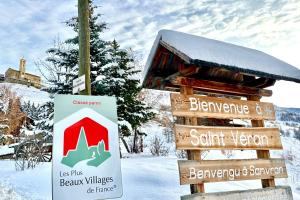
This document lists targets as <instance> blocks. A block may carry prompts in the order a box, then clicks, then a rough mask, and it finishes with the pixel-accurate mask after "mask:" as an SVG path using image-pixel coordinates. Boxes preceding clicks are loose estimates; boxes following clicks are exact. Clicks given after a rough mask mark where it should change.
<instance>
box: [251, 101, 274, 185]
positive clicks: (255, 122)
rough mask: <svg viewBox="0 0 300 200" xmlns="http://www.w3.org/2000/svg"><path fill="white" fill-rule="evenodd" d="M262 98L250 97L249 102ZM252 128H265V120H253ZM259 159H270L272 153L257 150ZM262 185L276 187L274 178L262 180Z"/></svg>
mask: <svg viewBox="0 0 300 200" xmlns="http://www.w3.org/2000/svg"><path fill="white" fill-rule="evenodd" d="M260 98H261V97H260V96H250V97H248V100H252V101H259V100H260ZM251 123H252V126H253V127H264V126H265V124H264V120H251ZM256 154H257V158H262V159H270V157H271V156H270V151H269V150H257V151H256ZM261 184H262V187H263V188H266V187H275V180H274V177H273V178H272V177H271V178H269V179H262V180H261Z"/></svg>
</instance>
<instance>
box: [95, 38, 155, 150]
mask: <svg viewBox="0 0 300 200" xmlns="http://www.w3.org/2000/svg"><path fill="white" fill-rule="evenodd" d="M107 58H108V60H109V62H108V64H106V65H105V66H103V68H102V74H103V76H101V78H98V81H97V82H96V83H98V82H99V84H97V87H96V91H97V93H98V94H101V95H102V94H103V95H109V96H115V97H116V98H117V105H118V107H117V109H118V120H119V130H120V132H121V137H126V136H129V135H131V134H132V132H133V134H134V137H133V138H134V141H133V149H132V150H131V152H135V153H138V152H139V150H138V149H141V148H138V145H137V139H138V137H140V138H142V136H143V135H144V133H142V132H140V131H139V130H138V128H139V127H140V126H141V125H142V123H145V122H147V121H149V120H150V119H151V118H153V117H154V113H153V112H151V111H150V108H149V107H147V106H146V105H145V104H144V103H143V102H142V101H140V100H139V99H138V98H137V97H138V94H139V93H140V91H141V89H142V88H141V87H140V86H139V80H137V79H134V76H136V75H137V74H138V73H139V72H140V71H139V70H136V66H135V64H134V60H133V58H132V57H131V56H130V55H129V54H128V52H127V51H126V50H122V49H120V45H119V44H118V43H117V42H116V40H113V42H111V44H110V48H109V50H108V56H107ZM122 141H123V142H125V141H124V140H122ZM140 143H142V141H141V142H140ZM125 146H126V144H125ZM140 146H142V144H141V145H140Z"/></svg>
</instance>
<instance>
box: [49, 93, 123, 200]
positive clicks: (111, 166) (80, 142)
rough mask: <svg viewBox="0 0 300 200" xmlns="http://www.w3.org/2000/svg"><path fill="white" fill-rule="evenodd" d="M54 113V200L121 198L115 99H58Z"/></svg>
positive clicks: (70, 96) (57, 97)
mask: <svg viewBox="0 0 300 200" xmlns="http://www.w3.org/2000/svg"><path fill="white" fill-rule="evenodd" d="M54 113H55V114H54V137H53V163H52V165H53V170H52V184H53V190H52V192H53V199H54V200H61V199H72V200H82V199H84V200H92V199H108V198H109V199H111V198H118V197H121V196H122V190H123V189H122V179H121V166H120V152H119V142H118V140H119V136H118V124H117V112H116V99H115V98H114V97H99V96H80V95H76V96H75V95H57V96H55V101H54Z"/></svg>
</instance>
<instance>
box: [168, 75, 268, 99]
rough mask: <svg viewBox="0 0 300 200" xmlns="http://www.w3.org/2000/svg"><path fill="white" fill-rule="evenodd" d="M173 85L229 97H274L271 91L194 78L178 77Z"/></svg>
mask: <svg viewBox="0 0 300 200" xmlns="http://www.w3.org/2000/svg"><path fill="white" fill-rule="evenodd" d="M170 81H171V83H172V84H174V85H179V86H187V87H192V88H195V89H197V90H204V91H205V92H213V93H220V94H229V95H240V96H249V95H258V96H266V97H270V96H272V91H271V90H265V89H259V88H253V87H245V86H239V85H233V84H227V83H221V82H215V81H206V80H198V79H194V78H187V77H176V78H173V79H172V80H170Z"/></svg>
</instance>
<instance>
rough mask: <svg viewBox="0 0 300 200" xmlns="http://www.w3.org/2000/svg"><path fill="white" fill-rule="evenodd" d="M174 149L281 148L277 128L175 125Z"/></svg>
mask: <svg viewBox="0 0 300 200" xmlns="http://www.w3.org/2000/svg"><path fill="white" fill-rule="evenodd" d="M175 135H176V136H175V137H176V149H183V150H203V149H257V150H268V149H282V144H281V140H280V133H279V129H278V128H243V127H209V126H188V125H178V124H176V125H175Z"/></svg>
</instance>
